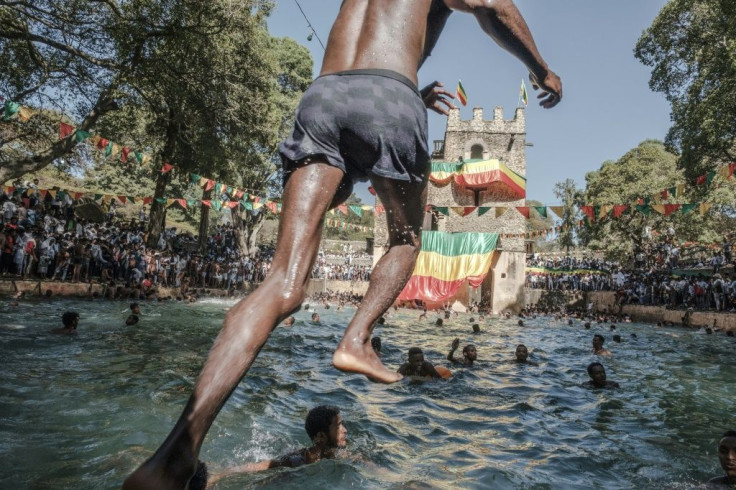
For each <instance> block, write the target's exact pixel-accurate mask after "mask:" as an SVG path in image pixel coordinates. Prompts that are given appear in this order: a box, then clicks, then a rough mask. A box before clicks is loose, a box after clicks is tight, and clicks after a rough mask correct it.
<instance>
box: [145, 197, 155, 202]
mask: <svg viewBox="0 0 736 490" xmlns="http://www.w3.org/2000/svg"><path fill="white" fill-rule="evenodd" d="M152 202H153V198H152V197H144V198H143V204H151V203H152Z"/></svg>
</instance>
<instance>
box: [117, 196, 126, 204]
mask: <svg viewBox="0 0 736 490" xmlns="http://www.w3.org/2000/svg"><path fill="white" fill-rule="evenodd" d="M127 200H128V198H127V197H125V196H118V201H120V202H121V203H123V204H125V203H126V201H127Z"/></svg>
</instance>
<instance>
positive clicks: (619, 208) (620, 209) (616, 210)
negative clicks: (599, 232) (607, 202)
mask: <svg viewBox="0 0 736 490" xmlns="http://www.w3.org/2000/svg"><path fill="white" fill-rule="evenodd" d="M627 209H629V205H628V204H617V205H616V206H614V207H613V217H614V218H619V217H620V216H621V215H623V214H624V213H625V212H626V210H627Z"/></svg>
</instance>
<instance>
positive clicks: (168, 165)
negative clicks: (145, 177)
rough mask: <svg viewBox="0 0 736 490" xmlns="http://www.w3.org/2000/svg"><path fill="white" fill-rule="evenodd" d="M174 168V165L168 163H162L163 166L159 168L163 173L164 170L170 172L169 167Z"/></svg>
mask: <svg viewBox="0 0 736 490" xmlns="http://www.w3.org/2000/svg"><path fill="white" fill-rule="evenodd" d="M172 168H174V166H173V165H172V164H170V163H164V166H163V168H162V169H161V173H162V174H165V173H166V172H171V169H172Z"/></svg>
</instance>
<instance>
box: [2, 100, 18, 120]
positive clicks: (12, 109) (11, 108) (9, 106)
mask: <svg viewBox="0 0 736 490" xmlns="http://www.w3.org/2000/svg"><path fill="white" fill-rule="evenodd" d="M19 110H20V104H18V103H17V102H12V101H10V100H8V101H6V102H5V108H4V109H3V121H9V120H10V118H11V117H13V116H14V115H15V113H16V112H18V111H19Z"/></svg>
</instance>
